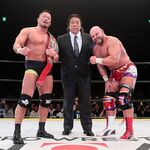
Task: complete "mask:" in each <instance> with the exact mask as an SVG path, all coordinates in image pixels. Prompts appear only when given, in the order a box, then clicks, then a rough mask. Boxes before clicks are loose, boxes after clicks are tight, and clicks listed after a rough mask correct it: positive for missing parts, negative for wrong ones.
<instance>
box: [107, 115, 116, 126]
mask: <svg viewBox="0 0 150 150" xmlns="http://www.w3.org/2000/svg"><path fill="white" fill-rule="evenodd" d="M115 117H116V116H108V126H107V128H108V129H115V126H116V124H115Z"/></svg>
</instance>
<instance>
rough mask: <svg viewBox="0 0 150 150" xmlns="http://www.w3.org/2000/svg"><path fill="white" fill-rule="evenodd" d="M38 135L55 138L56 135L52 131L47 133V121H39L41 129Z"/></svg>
mask: <svg viewBox="0 0 150 150" xmlns="http://www.w3.org/2000/svg"><path fill="white" fill-rule="evenodd" d="M36 136H37V137H42V138H47V139H53V138H54V136H53V135H52V134H50V133H47V132H46V131H45V122H39V129H38V132H37V135H36Z"/></svg>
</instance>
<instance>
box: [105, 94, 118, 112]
mask: <svg viewBox="0 0 150 150" xmlns="http://www.w3.org/2000/svg"><path fill="white" fill-rule="evenodd" d="M115 101H116V98H115V93H114V92H110V93H106V94H105V95H104V97H103V107H104V110H115V109H116V104H115Z"/></svg>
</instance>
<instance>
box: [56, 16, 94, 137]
mask: <svg viewBox="0 0 150 150" xmlns="http://www.w3.org/2000/svg"><path fill="white" fill-rule="evenodd" d="M67 25H68V33H66V34H64V35H61V36H59V37H58V40H57V42H58V46H59V49H60V53H59V54H60V59H61V61H62V65H61V80H62V86H63V91H64V103H63V111H64V131H63V132H62V134H63V135H69V134H70V133H71V130H72V128H73V104H74V99H75V97H76V96H78V97H79V111H80V121H81V125H82V128H83V132H84V134H86V135H87V136H94V134H93V132H92V119H91V105H90V95H91V93H90V92H91V83H90V81H91V77H90V76H91V74H90V64H89V58H90V56H91V53H92V40H91V38H90V36H89V35H88V34H87V33H83V32H82V31H81V30H82V20H81V17H80V15H78V14H71V15H70V16H69V17H68V22H67Z"/></svg>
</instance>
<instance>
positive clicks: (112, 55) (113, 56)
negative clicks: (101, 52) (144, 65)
mask: <svg viewBox="0 0 150 150" xmlns="http://www.w3.org/2000/svg"><path fill="white" fill-rule="evenodd" d="M120 55H121V47H120V42H119V41H118V39H116V38H113V39H109V41H108V56H107V57H105V58H102V64H103V65H106V66H113V65H115V64H117V63H118V62H119V60H120Z"/></svg>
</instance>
